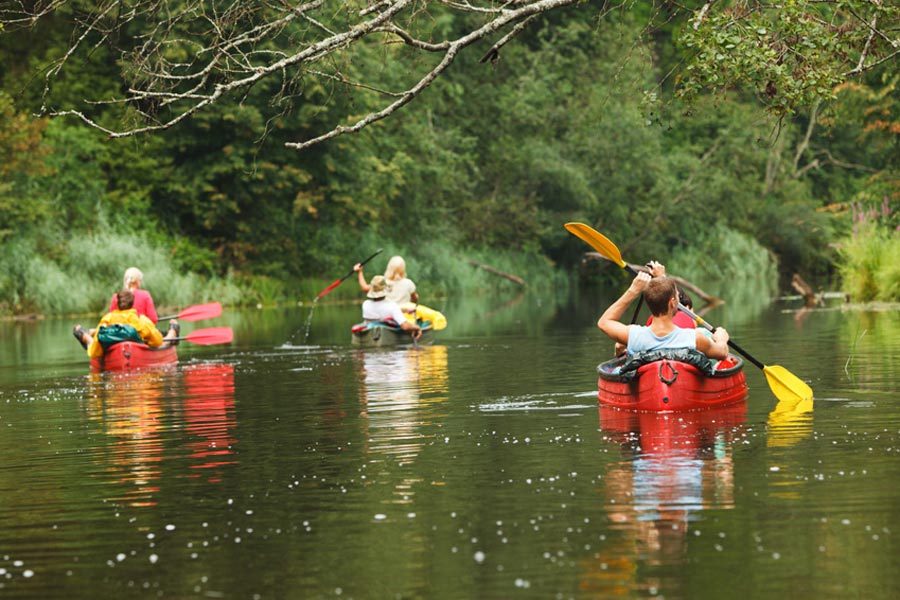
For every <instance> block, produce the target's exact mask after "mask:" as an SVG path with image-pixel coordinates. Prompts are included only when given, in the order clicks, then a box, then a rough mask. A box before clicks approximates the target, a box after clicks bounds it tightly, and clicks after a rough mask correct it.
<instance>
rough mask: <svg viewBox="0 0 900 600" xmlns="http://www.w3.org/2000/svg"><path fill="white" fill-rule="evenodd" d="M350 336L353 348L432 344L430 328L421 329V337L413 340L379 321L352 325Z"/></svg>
mask: <svg viewBox="0 0 900 600" xmlns="http://www.w3.org/2000/svg"><path fill="white" fill-rule="evenodd" d="M350 334H351V340H350V341H351V343H352V344H353V345H354V346H361V347H366V348H380V347H383V346H404V345H409V344H412V343H413V342H415V343H416V344H419V345H428V344H431V343H433V342H434V329H433V328H432V327H430V326H426V327H423V328H422V336H421V337H420V338H419V339H418V340H413V338H412V335H411V334H410V332H408V331H403V330H402V329H400V328H399V327H395V326H392V325H388V324H387V323H382V322H380V321H373V322H368V323H359V324H357V325H354V326H353V328H352V329H351V330H350Z"/></svg>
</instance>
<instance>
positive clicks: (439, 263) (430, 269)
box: [287, 239, 568, 305]
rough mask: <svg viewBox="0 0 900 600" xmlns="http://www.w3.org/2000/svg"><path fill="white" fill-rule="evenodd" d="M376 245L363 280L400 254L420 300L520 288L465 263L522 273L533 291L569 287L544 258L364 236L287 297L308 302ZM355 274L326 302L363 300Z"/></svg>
mask: <svg viewBox="0 0 900 600" xmlns="http://www.w3.org/2000/svg"><path fill="white" fill-rule="evenodd" d="M379 247H381V248H383V249H384V251H383V252H382V253H381V254H380V255H378V256H377V257H376V258H374V259H373V260H372V261H371V262H370V263H368V264H367V265H366V266H365V268H364V275H365V277H366V279H367V280H371V279H372V277H373V276H375V275H379V274H383V273H384V269H385V267H386V266H387V262H388V260H390V258H391V257H392V256H394V255H399V256H402V257H403V258H404V260H405V261H406V272H407V275H408V277H409V278H410V279H412V280H413V281H414V282H415V283H416V287H417V288H418V291H419V296H420V299H421V301H422V303H423V304H427V305H432V304H433V303H434V300H433V299H434V298H438V297H440V298H446V297H449V296H454V295H463V294H464V295H469V296H472V295H482V294H487V293H498V292H499V293H505V292H514V291H520V290H521V289H522V288H521V287H520V286H519V285H518V284H516V283H514V282H512V281H509V280H507V279H504V278H502V277H500V276H498V275H495V274H493V273H489V272H487V271H485V270H484V269H481V268H479V267H476V266H474V265H472V264H471V263H470V262H469V261H476V262H478V263H481V264H486V265H490V266H491V267H494V268H495V269H498V270H500V271H503V272H505V273H509V274H512V275H516V276H518V277H521V278H522V279H524V280H525V282H526V288H527V289H528V290H531V291H538V292H542V293H546V292H548V291H552V292H554V293H555V292H556V291H558V290H563V291H565V290H566V289H567V286H568V277H567V274H566V273H565V272H564V271H562V270H560V269H556V268H555V266H554V264H553V263H552V262H551V261H550V260H548V259H547V258H546V257H544V256H541V255H538V254H534V253H525V252H517V251H511V250H505V251H499V250H486V249H479V248H460V247H456V246H454V245H453V244H452V243H451V242H448V241H444V240H431V241H427V242H424V243H421V244H418V245H416V246H406V245H400V244H391V243H385V242H384V241H383V240H376V239H366V240H364V241H362V242H361V243H360V244H359V248H358V249H356V250H349V251H347V250H345V251H344V258H343V260H342V261H341V260H340V259H338V260H336V261H334V263H333V265H334V266H332V267H331V268H330V269H331V272H330V273H323V276H322V277H321V278H308V279H304V280H302V281H299V282H293V283H291V284H289V285H288V286H287V289H288V293H289V294H290V296H291V297H290V298H289V299H291V300H294V299H296V300H303V301H308V300H312V299H313V298H314V297H315V296H316V295H317V294H318V293H319V292H320V291H322V290H323V289H324V288H325V286H327V285H328V284H329V283H331V282H332V281H334V280H335V279H337V278H338V277H342V276H344V275H346V274H347V273H348V272H349V271H350V269H351V268H352V267H353V264H354V263H355V262H356V261H357V260H362V259H363V258H365V257H366V256H368V255H370V254H372V252H373V251H374V250H376V249H378V248H379ZM361 297H362V296H361V295H360V291H359V286H358V285H357V283H356V276H355V275H353V276H351V277H350V278H349V279H348V280H347V281H346V282H345V283H344V284H343V285H342V286H340V287H338V288H337V289H335V290H334V291H333V292H331V293H330V294H329V295H328V299H329V300H335V299H339V300H340V299H343V300H347V299H356V298H361Z"/></svg>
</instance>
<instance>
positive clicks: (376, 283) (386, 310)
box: [362, 275, 422, 337]
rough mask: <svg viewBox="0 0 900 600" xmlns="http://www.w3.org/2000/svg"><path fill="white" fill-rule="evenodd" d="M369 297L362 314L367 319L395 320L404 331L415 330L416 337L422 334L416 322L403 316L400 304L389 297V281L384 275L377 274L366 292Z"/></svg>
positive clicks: (364, 303) (363, 306)
mask: <svg viewBox="0 0 900 600" xmlns="http://www.w3.org/2000/svg"><path fill="white" fill-rule="evenodd" d="M366 296H367V297H368V298H369V299H368V300H366V301H365V302H363V305H362V316H363V319H364V320H366V321H393V322H394V323H396V324H397V325H399V326H400V329H402V330H403V331H412V332H415V337H418V336H419V335H421V333H422V331H421V329H420V328H419V326H418V325H416V324H415V323H410V322H409V321H408V320H407V319H406V318H404V316H403V311H402V310H400V305H399V304H397V303H396V302H392V301H391V300H389V299H388V298H387V282H386V281H385V279H384V276H383V275H376V276H375V277H373V278H372V283H370V284H369V291H368V293H366Z"/></svg>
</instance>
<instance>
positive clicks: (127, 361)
mask: <svg viewBox="0 0 900 600" xmlns="http://www.w3.org/2000/svg"><path fill="white" fill-rule="evenodd" d="M177 362H178V352H177V350H176V349H175V347H174V346H169V347H166V348H151V347H150V346H147V345H146V344H139V343H137V342H120V343H118V344H114V345H112V346H110V347H109V348H107V349H106V351H105V352H104V353H103V356H102V357H100V358H92V359H91V370H92V371H130V370H132V369H143V368H146V367H162V366H166V365H174V364H175V363H177Z"/></svg>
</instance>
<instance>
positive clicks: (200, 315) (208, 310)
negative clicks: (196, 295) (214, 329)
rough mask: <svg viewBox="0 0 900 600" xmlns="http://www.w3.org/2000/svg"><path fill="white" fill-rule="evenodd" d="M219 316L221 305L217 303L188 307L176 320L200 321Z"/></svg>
mask: <svg viewBox="0 0 900 600" xmlns="http://www.w3.org/2000/svg"><path fill="white" fill-rule="evenodd" d="M221 314H222V305H221V304H219V303H218V302H210V303H209V304H196V305H194V306H188V307H187V308H185V309H184V310H182V311H181V312H180V313H178V318H179V319H181V320H182V321H202V320H203V319H215V318H216V317H218V316H219V315H221Z"/></svg>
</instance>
